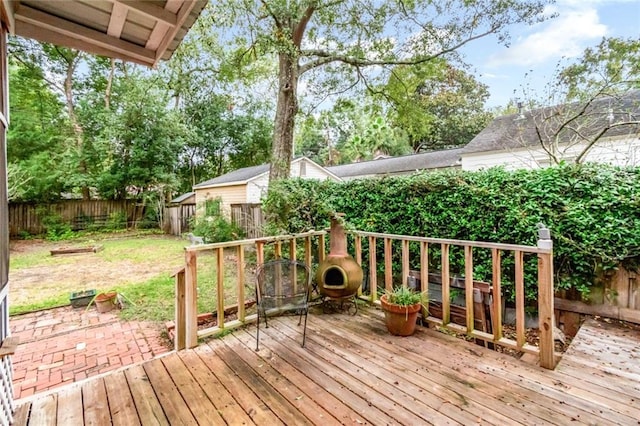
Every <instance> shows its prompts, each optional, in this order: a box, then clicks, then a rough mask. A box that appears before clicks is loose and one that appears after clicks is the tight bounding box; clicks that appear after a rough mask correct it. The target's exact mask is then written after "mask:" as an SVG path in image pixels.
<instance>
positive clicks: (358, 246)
mask: <svg viewBox="0 0 640 426" xmlns="http://www.w3.org/2000/svg"><path fill="white" fill-rule="evenodd" d="M353 245H354V246H355V250H356V263H357V264H358V265H360V266H362V237H361V236H360V235H355V236H354V238H353ZM358 296H362V286H360V287H358Z"/></svg>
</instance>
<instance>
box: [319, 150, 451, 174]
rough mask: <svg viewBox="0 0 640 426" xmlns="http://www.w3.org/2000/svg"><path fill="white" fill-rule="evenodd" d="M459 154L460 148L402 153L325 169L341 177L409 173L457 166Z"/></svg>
mask: <svg viewBox="0 0 640 426" xmlns="http://www.w3.org/2000/svg"><path fill="white" fill-rule="evenodd" d="M461 154H462V148H455V149H446V150H442V151H433V152H425V153H421V154H412V155H403V156H401V157H391V158H382V159H379V160H371V161H362V162H360V163H351V164H343V165H340V166H332V167H327V169H328V170H329V171H330V172H332V173H334V174H335V175H337V176H339V177H342V178H345V177H356V176H371V175H384V174H397V173H411V172H414V171H416V170H425V169H439V168H445V167H454V166H457V165H458V164H459V161H460V155H461Z"/></svg>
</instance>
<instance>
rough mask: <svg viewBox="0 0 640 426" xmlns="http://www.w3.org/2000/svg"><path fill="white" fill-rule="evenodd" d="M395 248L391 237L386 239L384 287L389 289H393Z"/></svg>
mask: <svg viewBox="0 0 640 426" xmlns="http://www.w3.org/2000/svg"><path fill="white" fill-rule="evenodd" d="M392 256H393V250H392V247H391V239H390V238H385V239H384V288H385V290H387V291H392V290H393V264H392V261H393V258H392Z"/></svg>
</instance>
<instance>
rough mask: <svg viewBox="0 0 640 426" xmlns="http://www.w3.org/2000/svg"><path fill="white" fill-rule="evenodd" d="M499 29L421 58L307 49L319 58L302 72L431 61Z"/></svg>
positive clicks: (301, 70)
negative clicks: (361, 55)
mask: <svg viewBox="0 0 640 426" xmlns="http://www.w3.org/2000/svg"><path fill="white" fill-rule="evenodd" d="M498 29H499V27H498V26H493V27H491V28H490V29H488V30H487V31H485V32H483V33H480V34H476V35H474V36H471V37H468V38H466V39H464V40H462V41H460V42H458V43H457V44H455V45H453V46H451V47H448V48H446V49H443V50H441V51H439V52H438V53H435V54H433V55H429V56H424V57H422V58H419V59H412V60H368V59H359V58H355V57H349V56H347V55H340V54H336V53H332V52H329V51H327V50H320V49H315V50H306V51H302V52H301V54H302V56H316V57H317V58H316V59H314V60H311V61H309V62H307V63H305V64H303V65H302V66H300V74H303V73H305V72H306V71H309V70H311V69H313V68H317V67H319V66H322V65H325V64H328V63H331V62H342V63H344V64H347V65H352V66H355V67H368V66H375V65H391V66H397V65H418V64H422V63H425V62H429V61H431V60H433V59H435V58H438V57H440V56H443V55H446V54H448V53H453V52H455V51H456V50H458V49H459V48H461V47H462V46H464V45H465V44H467V43H470V42H471V41H473V40H477V39H479V38H482V37H485V36H487V35H489V34H492V33H494V32H496V31H497V30H498Z"/></svg>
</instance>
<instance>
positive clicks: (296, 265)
mask: <svg viewBox="0 0 640 426" xmlns="http://www.w3.org/2000/svg"><path fill="white" fill-rule="evenodd" d="M256 277H257V285H256V293H257V294H256V296H257V298H258V303H260V304H261V305H263V307H266V308H267V309H269V308H288V307H295V306H292V305H297V306H302V305H304V304H306V303H307V301H308V298H309V286H310V284H311V274H310V271H309V268H308V267H307V265H305V264H304V263H302V262H299V261H296V260H289V259H277V260H271V261H268V262H266V263H264V264H262V265H260V266H259V267H258V270H257V273H256Z"/></svg>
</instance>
